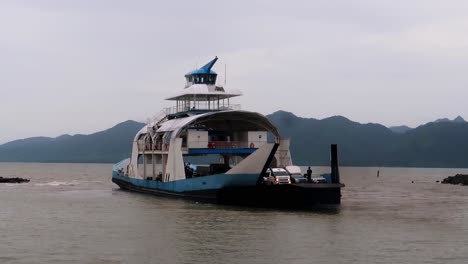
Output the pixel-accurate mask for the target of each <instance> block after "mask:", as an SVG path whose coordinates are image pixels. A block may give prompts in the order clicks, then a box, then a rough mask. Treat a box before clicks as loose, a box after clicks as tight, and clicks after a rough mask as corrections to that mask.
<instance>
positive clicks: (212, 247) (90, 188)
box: [0, 163, 468, 263]
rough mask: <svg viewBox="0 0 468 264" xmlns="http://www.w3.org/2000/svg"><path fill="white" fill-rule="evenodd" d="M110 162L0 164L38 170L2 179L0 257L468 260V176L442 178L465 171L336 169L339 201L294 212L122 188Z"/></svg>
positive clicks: (16, 170) (12, 170)
mask: <svg viewBox="0 0 468 264" xmlns="http://www.w3.org/2000/svg"><path fill="white" fill-rule="evenodd" d="M111 169H112V166H111V165H101V164H98V165H90V164H21V163H16V164H14V163H0V176H3V177H25V178H30V179H31V182H30V183H27V184H0V234H1V244H0V263H468V187H463V186H452V185H442V184H439V183H436V182H435V181H436V180H441V179H443V178H444V177H445V176H449V175H453V174H456V173H468V170H463V169H402V168H379V169H380V177H378V178H377V177H376V172H377V168H341V174H342V181H343V182H344V183H345V184H346V188H344V190H343V204H342V206H341V209H340V210H338V211H326V212H313V211H312V212H310V211H300V212H297V211H285V210H282V211H279V210H262V209H248V208H239V207H224V206H216V205H210V204H201V203H195V202H190V201H182V200H174V199H167V198H159V197H153V196H148V195H142V194H137V193H130V192H125V191H121V190H119V189H118V187H117V186H115V185H113V184H112V183H111V178H110V175H111ZM325 170H326V168H314V173H316V172H319V171H325ZM411 181H414V183H411Z"/></svg>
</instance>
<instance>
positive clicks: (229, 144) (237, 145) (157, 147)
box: [138, 140, 267, 151]
mask: <svg viewBox="0 0 468 264" xmlns="http://www.w3.org/2000/svg"><path fill="white" fill-rule="evenodd" d="M266 143H267V142H266V141H221V140H211V141H188V142H184V143H183V144H182V149H183V150H188V149H190V148H201V149H204V148H205V149H247V148H251V149H257V148H259V147H261V146H263V145H264V144H266ZM138 150H139V151H168V150H169V144H163V143H162V142H157V143H145V142H144V141H139V142H138Z"/></svg>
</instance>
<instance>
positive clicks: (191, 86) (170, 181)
mask: <svg viewBox="0 0 468 264" xmlns="http://www.w3.org/2000/svg"><path fill="white" fill-rule="evenodd" d="M217 59H218V58H217V57H216V58H215V59H213V60H212V61H210V62H209V63H207V64H206V65H204V66H203V67H201V68H200V69H197V70H194V71H192V72H189V73H187V74H186V75H185V78H186V87H185V89H184V90H182V91H181V92H179V93H178V94H176V95H174V96H172V97H169V98H167V99H166V100H171V101H175V106H174V107H171V108H166V109H164V110H162V111H161V112H160V113H159V114H158V115H157V116H156V118H154V120H153V121H152V122H149V124H148V125H146V126H145V127H143V128H142V129H141V130H140V131H139V132H138V133H137V135H136V136H135V138H134V141H133V147H132V155H131V157H130V158H129V159H126V160H123V161H121V162H119V163H117V164H115V165H114V168H113V174H112V181H113V182H114V183H116V184H117V185H119V186H120V187H121V188H122V189H126V190H130V191H137V192H144V193H150V194H156V195H164V196H171V197H181V198H189V199H193V200H200V201H207V202H214V203H222V204H236V205H251V206H266V207H290V208H292V207H309V206H316V205H338V204H340V202H341V187H343V186H344V185H342V184H341V183H340V180H339V170H338V159H337V147H336V145H332V151H331V157H332V162H331V168H332V171H331V174H324V175H322V176H323V177H321V178H322V179H323V181H321V182H318V181H312V180H311V177H310V175H309V178H308V179H306V178H305V177H304V176H302V173H301V172H300V169H299V174H300V176H299V178H300V177H302V178H303V180H300V179H299V178H298V177H297V175H296V177H291V176H293V174H292V173H293V171H295V173H296V174H297V169H298V167H297V166H293V162H292V159H291V154H290V151H289V145H290V141H289V139H283V138H281V137H280V134H279V131H278V129H277V128H276V127H275V126H274V125H273V124H272V123H271V122H270V121H269V120H268V119H267V118H266V117H265V116H263V115H261V114H259V113H255V112H249V111H242V110H240V105H236V104H231V102H230V99H231V98H233V97H237V96H240V95H242V93H241V92H239V91H233V90H227V89H225V88H224V87H222V86H217V85H216V78H217V74H216V73H215V72H214V71H213V70H211V68H212V67H213V66H214V64H215V63H216V61H217ZM195 164H196V165H195ZM275 168H284V169H275ZM288 168H293V169H292V170H291V169H289V170H288ZM283 171H284V172H287V173H286V174H287V175H279V174H281V173H280V172H283ZM289 174H291V175H289ZM282 176H286V177H287V178H288V179H289V180H284V177H282ZM271 179H273V180H271ZM280 179H282V181H280Z"/></svg>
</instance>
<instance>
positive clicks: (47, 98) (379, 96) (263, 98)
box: [0, 0, 468, 143]
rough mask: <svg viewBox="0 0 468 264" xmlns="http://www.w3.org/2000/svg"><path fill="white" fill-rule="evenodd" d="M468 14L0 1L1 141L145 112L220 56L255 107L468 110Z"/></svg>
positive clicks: (465, 4) (369, 2) (385, 117)
mask: <svg viewBox="0 0 468 264" xmlns="http://www.w3.org/2000/svg"><path fill="white" fill-rule="evenodd" d="M275 2H281V3H275ZM467 14H468V1H466V0H461V1H450V0H448V1H440V0H412V1H407V0H390V1H385V0H379V1H376V0H353V1H350V0H342V1H339V0H323V1H322V0H318V1H314V0H312V1H311V0H309V1H292V0H289V1H252V0H249V1H240V0H236V1H220V0H217V1H202V0H198V1H175V0H171V1H167V0H166V1H155V0H147V1H136V0H133V1H130V0H129V1H118V0H79V1H76V0H56V1H53V0H30V1H21V0H11V1H10V0H0V98H1V103H0V143H5V142H7V141H10V140H13V139H18V138H25V137H31V136H39V135H41V136H53V137H55V136H58V135H61V134H65V133H70V134H77V133H82V134H87V133H92V132H96V131H99V130H102V129H106V128H109V127H111V126H113V125H115V124H117V123H119V122H122V121H125V120H128V119H133V120H138V121H145V120H146V118H147V117H149V116H152V115H154V114H156V113H157V112H159V111H160V110H161V108H163V107H166V106H171V105H172V103H171V102H170V101H164V98H166V97H168V96H170V95H171V94H173V93H176V92H178V91H179V90H181V89H183V87H184V82H185V81H184V77H183V76H184V74H185V73H186V72H188V71H190V70H192V69H194V68H195V66H197V65H198V66H202V65H203V64H204V63H206V62H207V61H209V60H211V59H212V58H213V57H214V56H216V55H217V56H218V57H219V58H220V59H219V61H218V63H217V64H216V65H215V67H214V70H215V71H217V72H218V80H219V81H221V83H222V80H224V65H225V64H227V75H228V76H227V87H228V88H236V89H240V90H242V91H243V93H244V96H243V97H240V98H238V99H236V100H234V101H235V103H240V104H242V106H243V109H245V110H252V111H257V112H260V113H263V114H270V113H272V112H274V111H277V110H280V109H282V110H287V111H290V112H293V113H295V114H296V115H298V116H302V117H314V118H320V119H321V118H325V117H329V116H333V115H343V116H346V117H348V118H350V119H351V120H354V121H357V122H361V123H369V122H373V123H382V124H384V125H387V126H391V125H402V124H405V125H409V126H413V127H414V126H417V125H420V124H423V123H426V122H429V121H433V120H435V119H437V118H441V117H449V118H451V119H452V118H454V117H456V116H457V115H461V116H462V117H465V118H468V104H467V100H468V67H467V66H468V33H467V32H468V15H467Z"/></svg>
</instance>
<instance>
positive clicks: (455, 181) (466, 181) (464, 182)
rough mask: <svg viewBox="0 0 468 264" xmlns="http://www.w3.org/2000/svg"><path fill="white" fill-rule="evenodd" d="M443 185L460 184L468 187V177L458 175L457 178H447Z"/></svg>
mask: <svg viewBox="0 0 468 264" xmlns="http://www.w3.org/2000/svg"><path fill="white" fill-rule="evenodd" d="M441 183H444V184H459V185H465V186H468V175H467V174H457V175H455V176H449V177H447V178H445V179H444V180H443V181H442V182H441Z"/></svg>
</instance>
